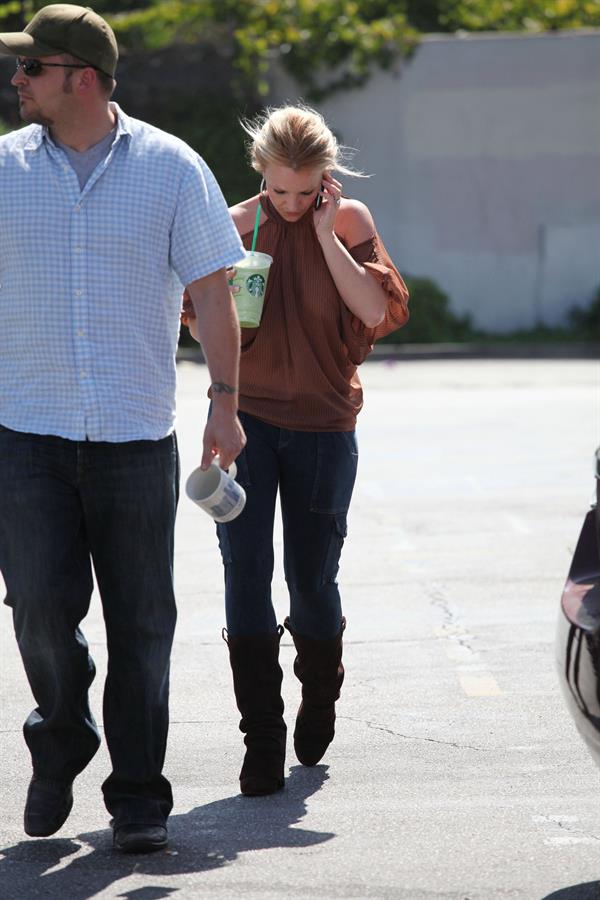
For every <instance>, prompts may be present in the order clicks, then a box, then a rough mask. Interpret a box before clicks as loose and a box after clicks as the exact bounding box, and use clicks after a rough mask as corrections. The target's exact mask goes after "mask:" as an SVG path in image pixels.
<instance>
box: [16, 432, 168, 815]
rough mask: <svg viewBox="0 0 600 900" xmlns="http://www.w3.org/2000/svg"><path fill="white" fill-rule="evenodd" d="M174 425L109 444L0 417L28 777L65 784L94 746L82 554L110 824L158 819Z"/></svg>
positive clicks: (163, 799) (163, 786)
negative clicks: (100, 618)
mask: <svg viewBox="0 0 600 900" xmlns="http://www.w3.org/2000/svg"><path fill="white" fill-rule="evenodd" d="M178 484H179V460H178V453H177V444H176V440H175V436H174V435H171V436H170V437H167V438H164V439H163V440H161V441H131V442H127V443H120V444H112V443H103V442H88V441H82V442H77V441H69V440H65V439H63V438H59V437H53V436H40V435H34V434H25V433H22V432H16V431H10V430H9V429H6V428H3V427H2V426H0V570H1V571H2V575H3V577H4V580H5V582H6V587H7V597H6V601H5V602H6V603H7V605H8V606H10V607H11V608H12V612H13V620H14V627H15V633H16V637H17V642H18V646H19V650H20V653H21V657H22V659H23V663H24V666H25V671H26V674H27V678H28V680H29V684H30V686H31V690H32V692H33V695H34V697H35V700H36V703H37V708H36V709H34V711H33V712H32V713H31V715H30V716H29V718H28V719H27V721H26V722H25V725H24V735H25V740H26V742H27V745H28V747H29V750H30V752H31V757H32V762H33V771H34V774H35V775H37V776H40V777H45V778H52V779H56V780H59V781H72V779H73V778H75V776H76V775H78V774H79V773H80V772H81V771H82V770H83V769H84V768H85V766H86V765H87V764H88V762H89V761H90V759H91V758H92V757H93V756H94V754H95V752H96V750H97V749H98V746H99V743H100V735H99V732H98V728H97V726H96V723H95V721H94V718H93V716H92V713H91V712H90V708H89V704H88V688H89V686H90V684H91V683H92V680H93V678H94V675H95V667H94V663H93V660H92V658H91V656H90V654H89V651H88V645H87V643H86V640H85V638H84V636H83V634H82V632H81V630H80V627H79V626H80V623H81V621H82V619H83V618H84V617H85V615H86V613H87V611H88V609H89V605H90V597H91V593H92V587H93V582H92V563H93V567H94V571H95V573H96V578H97V581H98V587H99V591H100V595H101V599H102V608H103V614H104V620H105V624H106V635H107V646H108V672H107V677H106V683H105V688H104V729H105V734H106V741H107V745H108V749H109V752H110V756H111V761H112V767H113V771H112V773H111V774H110V776H109V777H108V778H107V780H106V781H105V782H104V784H103V786H102V788H103V792H104V798H105V803H106V806H107V808H108V810H109V812H110V813H111V814H112V816H113V819H114V821H115V824H118V825H120V824H125V823H127V822H131V823H138V824H164V822H165V821H166V818H167V816H168V815H169V813H170V811H171V808H172V805H173V799H172V793H171V786H170V784H169V782H168V781H167V780H166V778H164V776H163V775H162V767H163V762H164V757H165V748H166V740H167V730H168V692H169V659H170V652H171V645H172V640H173V632H174V628H175V619H176V610H175V598H174V593H173V578H172V569H173V533H174V522H175V511H176V507H177V499H178Z"/></svg>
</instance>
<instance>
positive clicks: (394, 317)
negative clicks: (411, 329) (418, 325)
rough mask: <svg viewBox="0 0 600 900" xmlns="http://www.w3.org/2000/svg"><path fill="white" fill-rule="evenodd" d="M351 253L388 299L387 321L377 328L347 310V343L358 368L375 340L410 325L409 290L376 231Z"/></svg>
mask: <svg viewBox="0 0 600 900" xmlns="http://www.w3.org/2000/svg"><path fill="white" fill-rule="evenodd" d="M348 252H349V253H350V256H351V257H352V258H353V259H354V260H355V261H356V262H357V263H358V264H359V265H361V266H362V267H363V268H364V269H365V271H366V272H368V274H369V275H370V276H371V277H372V278H374V279H375V281H376V282H377V283H378V284H380V285H381V286H382V288H383V290H384V291H385V293H386V294H387V300H388V302H387V307H386V311H385V316H384V319H383V321H382V322H381V323H380V324H379V325H377V326H376V327H375V328H367V326H366V325H365V324H364V323H363V322H361V320H360V319H359V318H358V317H357V316H355V315H354V314H353V313H352V312H350V310H349V309H348V308H347V307H346V313H345V315H344V322H343V332H344V334H343V336H344V341H345V343H346V345H347V347H348V351H349V355H350V359H351V361H352V362H353V363H354V364H355V365H357V366H358V365H360V363H361V362H363V361H364V360H365V359H366V358H367V356H368V355H369V353H370V352H371V350H372V349H373V345H374V344H375V341H377V340H378V339H379V338H382V337H385V335H386V334H391V332H392V331H396V330H397V329H398V328H401V327H402V325H405V324H406V323H407V322H408V315H409V313H408V289H407V287H406V285H405V283H404V279H403V278H402V276H401V275H400V272H399V271H398V270H397V268H396V267H395V265H394V263H393V262H392V260H391V259H390V256H389V254H388V252H387V250H386V249H385V247H384V245H383V241H382V240H381V238H380V237H379V235H378V234H377V232H376V233H375V234H374V235H373V237H371V238H369V239H368V240H366V241H363V242H362V243H360V244H357V245H356V246H355V247H350V248H348Z"/></svg>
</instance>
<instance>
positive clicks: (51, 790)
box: [25, 775, 73, 837]
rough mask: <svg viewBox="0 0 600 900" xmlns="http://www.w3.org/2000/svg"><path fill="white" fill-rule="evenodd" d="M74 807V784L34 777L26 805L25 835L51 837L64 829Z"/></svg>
mask: <svg viewBox="0 0 600 900" xmlns="http://www.w3.org/2000/svg"><path fill="white" fill-rule="evenodd" d="M72 807H73V784H72V783H65V782H64V781H53V780H52V779H50V778H36V776H35V775H34V776H33V778H32V779H31V783H30V785H29V790H28V791H27V801H26V803H25V833H26V834H28V835H29V836H30V837H49V836H50V835H51V834H54V832H55V831H58V829H59V828H62V826H63V825H64V824H65V822H66V821H67V818H68V816H69V813H70V812H71V809H72Z"/></svg>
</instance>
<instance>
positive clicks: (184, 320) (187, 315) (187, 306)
mask: <svg viewBox="0 0 600 900" xmlns="http://www.w3.org/2000/svg"><path fill="white" fill-rule="evenodd" d="M179 318H180V319H181V324H182V325H186V326H187V327H188V328H189V327H190V322H191V321H192V319H195V318H196V313H195V312H194V305H193V303H192V298H191V297H190V294H189V291H188V289H187V288H186V289H185V290H184V292H183V297H182V298H181V312H180V313H179Z"/></svg>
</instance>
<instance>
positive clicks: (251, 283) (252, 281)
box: [246, 275, 265, 297]
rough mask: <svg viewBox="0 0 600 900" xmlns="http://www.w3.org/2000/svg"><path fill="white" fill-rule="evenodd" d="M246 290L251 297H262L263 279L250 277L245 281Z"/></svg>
mask: <svg viewBox="0 0 600 900" xmlns="http://www.w3.org/2000/svg"><path fill="white" fill-rule="evenodd" d="M246 288H247V290H248V293H249V294H252V296H253V297H262V295H263V294H264V292H265V279H264V278H263V276H262V275H250V277H249V278H247V279H246Z"/></svg>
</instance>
